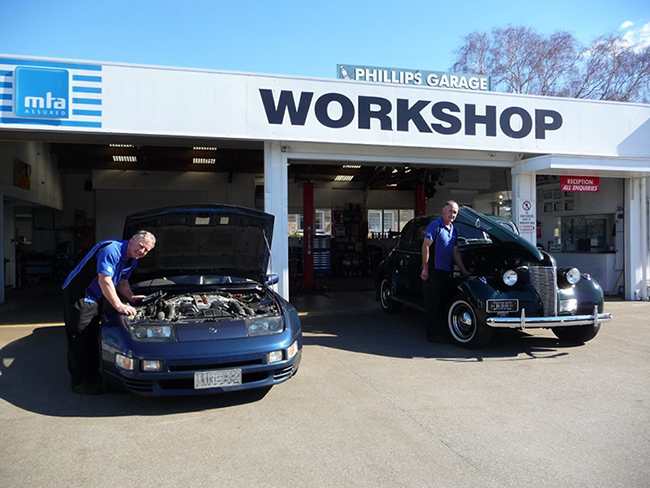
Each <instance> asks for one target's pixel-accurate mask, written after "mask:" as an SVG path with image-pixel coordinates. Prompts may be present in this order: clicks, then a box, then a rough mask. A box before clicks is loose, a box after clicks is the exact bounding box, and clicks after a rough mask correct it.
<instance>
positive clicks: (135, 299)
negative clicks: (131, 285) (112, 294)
mask: <svg viewBox="0 0 650 488" xmlns="http://www.w3.org/2000/svg"><path fill="white" fill-rule="evenodd" d="M145 296H146V295H133V296H132V297H131V303H135V304H136V305H139V304H140V303H142V299H143V298H144V297H145Z"/></svg>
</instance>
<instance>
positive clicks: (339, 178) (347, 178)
mask: <svg viewBox="0 0 650 488" xmlns="http://www.w3.org/2000/svg"><path fill="white" fill-rule="evenodd" d="M352 178H354V175H336V178H334V181H352Z"/></svg>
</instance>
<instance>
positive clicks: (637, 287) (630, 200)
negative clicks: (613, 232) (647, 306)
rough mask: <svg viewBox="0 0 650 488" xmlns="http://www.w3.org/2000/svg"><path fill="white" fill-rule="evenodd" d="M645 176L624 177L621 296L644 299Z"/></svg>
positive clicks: (646, 241)
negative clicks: (623, 293)
mask: <svg viewBox="0 0 650 488" xmlns="http://www.w3.org/2000/svg"><path fill="white" fill-rule="evenodd" d="M647 193H648V192H647V181H646V178H628V179H626V180H625V299H626V300H647V299H648V288H647V287H648V285H647V283H648V274H647V267H648V225H647V222H648V213H647V212H648V206H647Z"/></svg>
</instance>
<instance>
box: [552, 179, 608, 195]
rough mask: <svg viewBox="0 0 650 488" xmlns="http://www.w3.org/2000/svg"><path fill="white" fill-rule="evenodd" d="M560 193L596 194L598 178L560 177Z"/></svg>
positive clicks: (598, 184) (598, 183) (598, 186)
mask: <svg viewBox="0 0 650 488" xmlns="http://www.w3.org/2000/svg"><path fill="white" fill-rule="evenodd" d="M560 183H561V185H562V186H561V188H562V191H590V192H597V191H598V190H600V178H599V177H597V176H595V177H588V178H579V177H577V176H562V178H561V180H560Z"/></svg>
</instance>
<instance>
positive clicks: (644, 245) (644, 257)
mask: <svg viewBox="0 0 650 488" xmlns="http://www.w3.org/2000/svg"><path fill="white" fill-rule="evenodd" d="M640 180H641V195H640V196H641V201H640V202H639V203H640V204H641V236H640V237H641V300H643V301H647V300H648V218H647V215H648V178H640Z"/></svg>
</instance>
